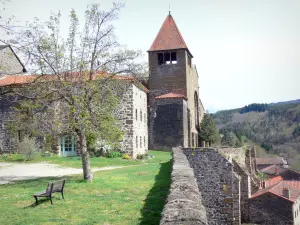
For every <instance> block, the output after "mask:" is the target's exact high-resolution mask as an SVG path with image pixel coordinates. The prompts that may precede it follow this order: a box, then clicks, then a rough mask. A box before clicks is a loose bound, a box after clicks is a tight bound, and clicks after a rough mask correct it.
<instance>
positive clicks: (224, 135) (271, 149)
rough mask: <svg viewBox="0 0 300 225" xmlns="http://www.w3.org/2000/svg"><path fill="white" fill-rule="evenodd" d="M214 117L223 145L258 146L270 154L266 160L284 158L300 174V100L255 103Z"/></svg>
mask: <svg viewBox="0 0 300 225" xmlns="http://www.w3.org/2000/svg"><path fill="white" fill-rule="evenodd" d="M212 115H213V118H214V120H215V123H216V127H217V129H218V130H219V133H220V136H221V142H222V145H228V146H233V147H240V146H243V145H245V144H247V143H249V142H250V143H252V144H253V143H254V144H257V145H258V149H261V148H262V149H264V151H265V152H266V153H267V154H265V155H264V157H270V156H272V155H279V156H283V157H285V158H286V159H287V161H288V163H289V165H290V166H291V168H292V169H294V170H297V171H300V100H294V101H288V102H279V103H272V104H256V103H255V104H250V105H247V106H245V107H243V108H238V109H231V110H223V111H219V112H217V113H215V114H212ZM258 155H259V157H261V155H260V154H258Z"/></svg>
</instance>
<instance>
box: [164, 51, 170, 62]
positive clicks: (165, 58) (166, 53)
mask: <svg viewBox="0 0 300 225" xmlns="http://www.w3.org/2000/svg"><path fill="white" fill-rule="evenodd" d="M164 64H171V56H170V52H165V53H164Z"/></svg>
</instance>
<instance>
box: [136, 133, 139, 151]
mask: <svg viewBox="0 0 300 225" xmlns="http://www.w3.org/2000/svg"><path fill="white" fill-rule="evenodd" d="M135 147H136V148H139V138H138V136H136V137H135Z"/></svg>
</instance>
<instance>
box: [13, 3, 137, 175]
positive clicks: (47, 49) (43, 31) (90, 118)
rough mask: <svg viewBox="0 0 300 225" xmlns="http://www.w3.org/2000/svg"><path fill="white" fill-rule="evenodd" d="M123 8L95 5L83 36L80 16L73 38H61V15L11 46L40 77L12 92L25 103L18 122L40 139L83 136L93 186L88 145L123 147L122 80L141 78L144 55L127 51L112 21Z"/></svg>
mask: <svg viewBox="0 0 300 225" xmlns="http://www.w3.org/2000/svg"><path fill="white" fill-rule="evenodd" d="M122 7H123V5H122V4H117V3H114V4H113V6H112V8H111V9H110V10H109V11H103V10H101V8H100V6H99V5H97V4H93V5H91V6H89V7H88V8H87V10H86V12H85V24H84V28H83V31H81V32H80V31H79V21H78V17H77V15H76V12H75V11H74V10H72V11H71V13H70V27H69V36H68V38H67V39H66V40H64V39H63V38H62V37H61V36H60V30H61V27H60V17H61V15H60V13H58V14H52V15H51V17H50V19H49V21H47V22H40V21H39V20H38V19H36V20H35V21H34V22H33V23H31V24H29V25H28V27H27V28H26V29H25V30H22V31H21V32H18V33H15V34H14V36H13V37H14V38H13V40H12V41H11V42H10V44H13V46H14V47H15V48H16V49H18V50H19V51H20V52H21V54H22V55H23V56H24V57H26V58H27V60H28V65H29V67H30V68H29V69H30V70H31V71H32V72H33V73H38V74H39V75H38V76H36V78H31V79H33V80H29V81H28V84H27V85H23V86H21V87H19V86H18V87H14V86H13V87H10V92H11V93H13V95H17V96H18V97H19V104H18V106H17V107H16V112H17V118H16V121H17V122H18V123H19V124H21V125H20V126H21V127H22V128H23V129H26V130H27V131H28V132H32V134H33V135H35V134H39V135H44V134H49V133H50V134H53V135H57V134H61V133H69V134H74V135H76V136H77V138H78V140H79V144H80V146H79V149H80V154H81V158H82V165H83V176H84V179H86V180H92V174H91V170H90V163H89V155H88V151H87V142H89V140H88V139H89V137H90V136H93V135H94V136H95V135H96V136H97V137H99V138H101V139H103V140H106V141H108V142H109V141H119V140H120V137H121V134H122V133H121V131H120V129H119V127H120V126H119V125H120V124H119V121H118V115H119V113H120V112H119V105H120V102H121V101H122V97H123V93H125V91H126V90H127V88H128V87H127V86H126V85H128V83H126V82H123V81H121V80H118V79H116V78H115V75H116V74H132V75H136V74H138V72H139V71H141V70H142V69H143V68H142V66H141V65H140V64H138V63H136V61H137V58H138V57H139V56H140V52H136V51H132V50H128V49H126V48H124V47H123V46H121V45H120V44H119V43H118V42H117V40H116V36H115V34H114V27H113V26H112V21H114V20H116V19H117V18H118V13H119V11H120V9H121V8H122Z"/></svg>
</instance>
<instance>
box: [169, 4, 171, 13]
mask: <svg viewBox="0 0 300 225" xmlns="http://www.w3.org/2000/svg"><path fill="white" fill-rule="evenodd" d="M169 15H171V6H170V4H169Z"/></svg>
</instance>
